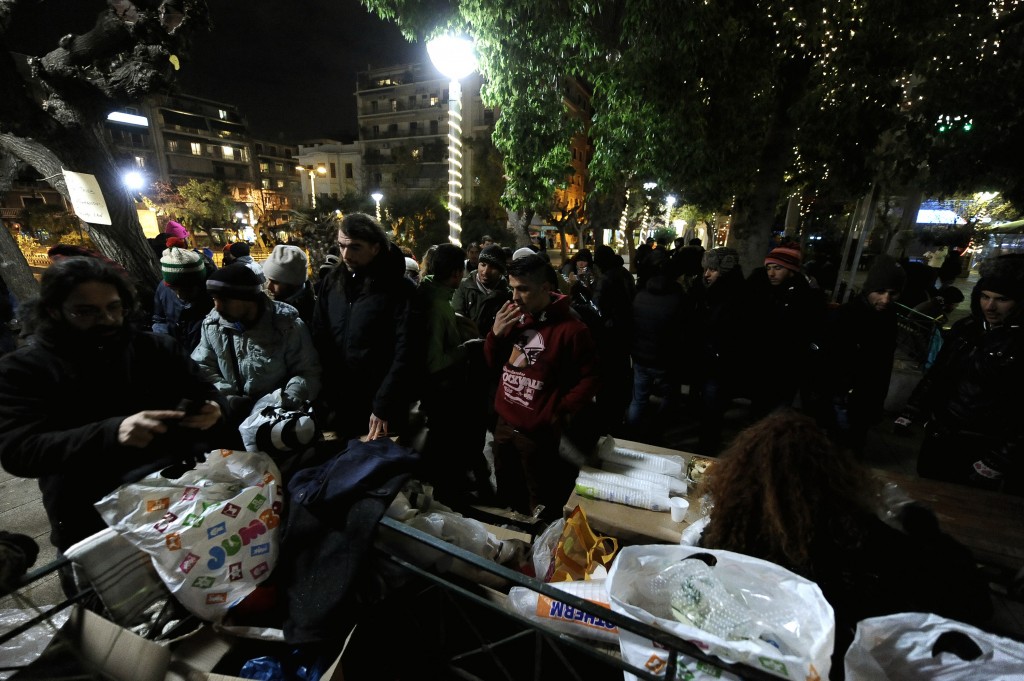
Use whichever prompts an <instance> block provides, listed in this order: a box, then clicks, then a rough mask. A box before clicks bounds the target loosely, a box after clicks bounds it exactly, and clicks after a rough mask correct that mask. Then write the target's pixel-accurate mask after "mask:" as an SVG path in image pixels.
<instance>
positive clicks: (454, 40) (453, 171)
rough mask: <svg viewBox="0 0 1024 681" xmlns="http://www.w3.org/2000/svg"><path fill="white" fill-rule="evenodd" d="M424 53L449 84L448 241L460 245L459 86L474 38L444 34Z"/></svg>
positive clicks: (468, 69) (472, 63)
mask: <svg viewBox="0 0 1024 681" xmlns="http://www.w3.org/2000/svg"><path fill="white" fill-rule="evenodd" d="M427 54H429V55H430V61H432V62H433V63H434V67H435V68H436V69H437V70H438V71H440V72H441V73H442V74H443V75H444V76H445V77H446V78H448V80H449V81H451V82H450V83H448V240H449V241H450V242H452V243H453V244H455V245H456V246H461V245H462V207H461V206H460V203H461V200H462V85H461V84H460V83H459V80H460V79H462V78H465V77H466V76H468V75H469V74H471V73H473V71H475V70H476V56H475V55H474V54H473V41H471V40H469V39H468V38H459V37H456V36H451V35H443V36H438V37H437V38H434V39H433V40H431V41H430V42H428V43H427Z"/></svg>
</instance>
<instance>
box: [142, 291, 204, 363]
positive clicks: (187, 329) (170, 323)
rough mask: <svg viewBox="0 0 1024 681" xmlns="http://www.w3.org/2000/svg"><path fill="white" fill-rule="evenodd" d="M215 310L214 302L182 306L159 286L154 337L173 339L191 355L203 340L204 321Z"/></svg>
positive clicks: (201, 300)
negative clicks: (160, 336) (166, 336)
mask: <svg viewBox="0 0 1024 681" xmlns="http://www.w3.org/2000/svg"><path fill="white" fill-rule="evenodd" d="M212 309H213V298H211V297H210V296H209V295H208V294H206V293H203V294H202V298H201V299H199V300H194V301H192V302H190V303H185V302H183V301H182V300H181V299H180V298H178V296H177V294H175V293H174V291H172V290H171V289H170V288H169V287H167V286H164V285H162V284H161V285H157V287H156V291H155V292H154V294H153V333H162V334H166V335H168V336H171V337H172V338H174V339H175V340H177V341H178V342H179V343H181V345H182V347H184V348H185V349H186V350H187V351H189V352H192V351H193V350H195V349H196V346H197V345H199V340H200V338H201V337H202V330H203V321H204V320H205V319H206V315H207V314H209V313H210V310H212Z"/></svg>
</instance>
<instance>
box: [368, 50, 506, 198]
mask: <svg viewBox="0 0 1024 681" xmlns="http://www.w3.org/2000/svg"><path fill="white" fill-rule="evenodd" d="M480 86H481V79H480V76H479V74H476V73H474V74H473V75H471V76H468V77H467V78H465V79H464V80H463V81H462V117H463V124H462V131H463V137H464V138H466V137H469V136H474V137H479V138H481V139H487V140H488V142H489V140H490V134H491V131H493V129H494V116H495V114H494V111H493V110H492V109H488V108H487V107H485V106H484V105H483V102H482V101H481V99H480ZM356 111H357V119H358V123H359V146H360V150H361V153H362V169H363V173H364V181H365V183H366V184H365V186H366V187H367V189H369V190H370V191H374V190H377V191H380V192H382V193H383V194H384V195H385V197H387V196H407V195H411V194H414V193H418V192H424V191H426V192H432V193H435V194H437V195H438V196H440V197H443V196H444V195H446V194H447V191H448V79H447V78H446V77H444V76H442V75H441V74H440V73H438V71H437V70H436V69H435V68H434V67H433V66H432V65H430V64H398V65H394V66H387V67H383V68H375V69H369V70H367V71H361V72H359V73H358V74H357V75H356ZM463 164H464V166H463V192H462V193H463V197H464V202H465V203H472V201H473V185H474V181H473V177H474V168H473V159H472V154H465V155H464V156H463ZM385 200H386V199H385Z"/></svg>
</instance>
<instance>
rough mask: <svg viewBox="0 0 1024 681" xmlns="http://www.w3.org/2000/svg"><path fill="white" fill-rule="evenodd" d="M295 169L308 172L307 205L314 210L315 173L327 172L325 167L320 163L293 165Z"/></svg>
mask: <svg viewBox="0 0 1024 681" xmlns="http://www.w3.org/2000/svg"><path fill="white" fill-rule="evenodd" d="M295 169H296V170H304V171H306V172H307V173H309V205H310V208H312V209H313V210H316V176H317V173H319V174H321V175H326V174H327V168H324V167H323V166H322V165H319V166H315V167H314V166H295Z"/></svg>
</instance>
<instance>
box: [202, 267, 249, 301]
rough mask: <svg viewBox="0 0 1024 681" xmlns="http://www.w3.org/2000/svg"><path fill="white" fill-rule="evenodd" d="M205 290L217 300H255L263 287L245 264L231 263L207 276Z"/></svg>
mask: <svg viewBox="0 0 1024 681" xmlns="http://www.w3.org/2000/svg"><path fill="white" fill-rule="evenodd" d="M206 290H207V291H209V292H210V295H211V296H216V297H218V298H228V299H232V300H257V299H258V298H259V297H260V294H261V293H262V291H263V287H262V286H261V285H260V278H259V277H257V276H256V273H255V272H253V271H252V270H251V269H249V267H248V266H247V265H246V264H245V263H231V264H230V265H227V266H226V267H221V268H220V269H219V270H217V271H216V272H214V273H213V274H211V275H210V276H209V278H208V279H207V280H206Z"/></svg>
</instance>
